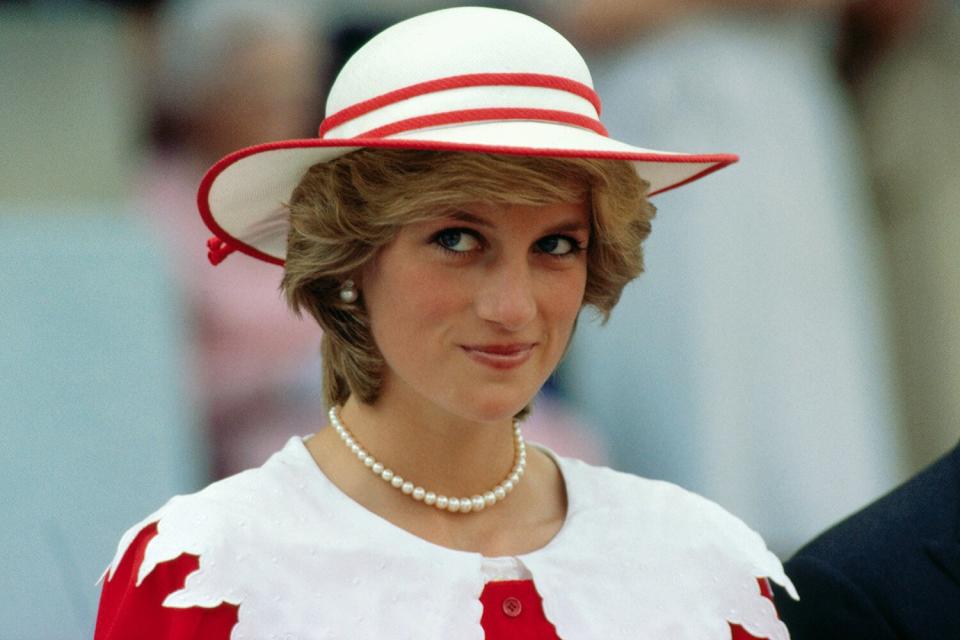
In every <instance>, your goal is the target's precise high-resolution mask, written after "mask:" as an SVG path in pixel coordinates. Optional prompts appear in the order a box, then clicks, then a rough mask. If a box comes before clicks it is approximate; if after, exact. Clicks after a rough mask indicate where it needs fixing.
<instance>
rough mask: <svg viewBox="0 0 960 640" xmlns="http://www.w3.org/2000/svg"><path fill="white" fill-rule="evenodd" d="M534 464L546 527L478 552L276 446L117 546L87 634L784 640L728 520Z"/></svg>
mask: <svg viewBox="0 0 960 640" xmlns="http://www.w3.org/2000/svg"><path fill="white" fill-rule="evenodd" d="M551 455H552V456H553V457H554V459H555V460H556V462H557V464H558V466H559V468H560V470H561V472H562V473H563V477H564V481H565V484H566V489H567V498H568V510H567V517H566V520H565V521H564V524H563V527H562V528H561V530H560V532H559V533H558V534H557V535H556V536H555V537H554V539H553V540H551V541H550V542H549V543H548V544H547V545H546V546H544V547H543V548H541V549H539V550H537V551H533V552H531V553H527V554H523V555H520V556H516V557H508V558H484V557H483V556H481V555H480V554H478V553H470V552H464V551H455V550H451V549H447V548H444V547H440V546H437V545H435V544H432V543H430V542H427V541H425V540H422V539H421V538H418V537H416V536H414V535H413V534H411V533H408V532H407V531H405V530H403V529H400V528H398V527H396V526H394V525H393V524H391V523H390V522H388V521H386V520H384V519H382V518H380V517H379V516H377V515H375V514H373V513H372V512H370V511H367V510H366V509H364V508H363V507H361V506H360V505H358V504H357V503H356V502H354V501H353V500H351V499H350V498H349V497H348V496H346V495H345V494H344V493H342V492H341V491H340V490H339V489H338V488H337V487H336V486H335V485H334V484H333V483H332V482H330V480H329V479H327V477H326V476H324V475H323V473H322V472H321V471H320V469H319V467H317V465H316V464H315V462H314V461H313V459H312V457H311V456H310V454H309V452H308V451H307V449H306V447H305V446H304V443H303V440H302V439H300V438H293V439H291V440H290V441H289V442H288V443H287V445H286V446H285V447H284V448H283V450H281V451H280V452H278V453H277V454H275V455H274V456H273V457H271V458H270V460H268V461H267V462H266V464H264V465H263V466H262V467H260V468H258V469H253V470H250V471H245V472H243V473H240V474H238V475H235V476H232V477H230V478H227V479H225V480H222V481H220V482H217V483H214V484H212V485H210V486H209V487H207V488H206V489H204V490H203V491H200V492H199V493H196V494H193V495H189V496H178V497H175V498H173V499H172V500H170V501H169V502H168V503H167V504H166V505H165V506H164V507H162V508H161V509H160V510H158V511H157V512H155V513H154V514H152V515H150V516H149V517H147V518H146V519H144V520H143V521H142V522H141V523H140V524H138V525H136V526H135V527H133V528H132V529H130V530H129V531H128V532H127V533H126V534H125V535H124V536H123V538H122V540H121V542H120V545H119V549H118V550H117V554H116V557H115V558H114V561H113V563H112V565H111V567H110V568H109V570H108V572H107V575H106V579H105V584H104V587H103V595H102V598H101V602H100V613H99V618H98V620H97V629H96V635H95V640H126V639H127V638H136V639H137V640H161V639H163V640H172V639H174V638H176V639H177V640H189V639H193V638H198V639H199V638H203V639H204V640H220V639H223V640H226V639H227V638H231V639H232V640H242V639H256V640H263V639H266V638H279V639H283V640H313V639H321V638H323V639H327V638H349V639H351V640H353V639H365V638H378V639H379V638H390V639H408V638H409V639H411V640H413V639H418V640H419V639H424V638H428V639H434V638H436V639H448V638H450V639H452V638H456V639H457V640H481V639H483V638H486V639H487V640H491V639H497V640H504V639H519V638H523V639H528V640H552V639H555V638H563V639H564V640H578V639H589V640H594V639H597V638H632V639H656V640H666V639H668V638H669V639H670V640H674V639H690V640H694V639H695V640H730V639H731V638H733V639H735V640H749V639H751V638H758V639H759V638H762V639H767V640H787V639H788V638H789V635H788V633H787V630H786V627H785V626H784V625H783V623H782V622H780V620H779V619H778V618H777V615H776V611H775V609H774V607H773V604H772V602H771V601H770V599H769V590H768V588H767V583H766V578H768V577H769V578H771V579H773V580H774V581H776V582H778V583H779V584H782V585H784V586H785V587H786V588H787V589H788V590H790V591H791V592H792V591H793V587H792V585H791V584H790V581H789V579H788V578H787V577H786V575H785V574H784V572H783V569H782V567H781V566H780V562H779V561H778V560H777V558H776V557H775V556H774V555H773V554H772V553H770V552H769V551H768V550H767V549H766V547H765V545H764V544H763V541H762V540H761V539H760V537H759V536H758V535H757V534H756V533H754V532H753V531H751V530H750V529H749V528H748V527H747V526H746V525H744V524H743V523H742V522H741V521H740V520H738V519H737V518H735V517H734V516H732V515H730V514H729V513H727V512H726V511H724V510H723V509H722V508H720V507H719V506H717V505H715V504H713V503H711V502H709V501H707V500H705V499H704V498H701V497H699V496H697V495H695V494H691V493H689V492H687V491H685V490H683V489H680V488H679V487H676V486H674V485H671V484H669V483H665V482H658V481H651V480H646V479H642V478H638V477H635V476H630V475H627V474H623V473H619V472H616V471H613V470H611V469H607V468H601V467H593V466H590V465H587V464H585V463H583V462H580V461H578V460H573V459H570V458H562V457H558V456H555V455H553V454H551ZM758 582H759V585H758ZM765 596H766V597H765Z"/></svg>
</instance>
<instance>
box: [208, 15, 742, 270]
mask: <svg viewBox="0 0 960 640" xmlns="http://www.w3.org/2000/svg"><path fill="white" fill-rule="evenodd" d="M327 114H328V115H327V117H326V118H325V119H324V121H323V122H322V123H321V125H320V131H319V134H318V137H316V138H309V139H303V140H283V141H280V142H271V143H266V144H261V145H257V146H254V147H248V148H246V149H241V150H239V151H236V152H234V153H231V154H230V155H228V156H226V157H225V158H223V159H222V160H220V161H219V162H217V163H216V164H215V165H214V166H213V167H212V168H211V169H210V170H209V171H208V172H207V174H206V176H204V178H203V181H202V182H201V184H200V192H199V194H198V203H199V207H200V213H201V215H202V216H203V219H204V221H205V222H206V223H207V226H208V227H210V229H211V230H212V231H213V233H214V234H215V236H216V237H215V238H211V240H210V241H209V242H208V248H209V250H210V252H209V256H210V261H211V262H213V263H214V264H216V263H218V262H220V261H221V260H222V259H223V258H224V257H225V256H226V255H227V254H229V253H231V252H232V251H234V250H238V251H241V252H243V253H246V254H248V255H251V256H254V257H256V258H260V259H262V260H266V261H268V262H273V263H277V264H283V262H284V258H285V256H286V249H287V230H288V221H287V210H286V208H285V204H284V203H285V202H287V201H288V199H289V198H290V195H291V193H292V192H293V190H294V188H295V187H296V186H297V184H298V183H299V182H300V180H301V178H302V177H303V175H304V174H305V173H306V172H307V170H308V169H309V168H310V167H311V166H313V165H315V164H317V163H319V162H328V161H330V160H333V159H335V158H338V157H340V156H342V155H344V154H346V153H349V152H351V151H355V150H357V149H360V148H364V147H377V148H391V149H431V150H440V151H472V152H487V153H502V154H514V155H525V156H544V157H553V158H597V159H610V160H628V161H630V162H632V163H633V165H634V167H635V168H636V170H637V173H638V174H639V175H640V177H641V178H643V179H644V180H646V181H647V182H649V183H650V190H649V194H650V195H654V194H657V193H662V192H664V191H667V190H668V189H673V188H676V187H679V186H681V185H684V184H687V183H689V182H692V181H693V180H696V179H698V178H701V177H703V176H705V175H707V174H708V173H711V172H713V171H716V170H717V169H721V168H723V167H725V166H727V165H729V164H731V163H733V162H736V161H737V157H736V156H735V155H732V154H687V153H674V152H667V151H654V150H652V149H644V148H640V147H634V146H631V145H629V144H626V143H623V142H619V141H617V140H614V139H612V138H610V137H609V136H608V135H607V131H606V129H605V128H604V126H603V124H602V123H601V122H600V99H599V97H598V96H597V94H596V92H595V91H594V90H593V82H592V80H591V78H590V71H589V70H588V69H587V65H586V63H585V62H584V61H583V58H582V57H581V56H580V54H579V53H578V52H577V50H576V49H575V48H574V47H573V45H571V44H570V43H569V42H568V41H567V40H566V39H565V38H564V37H563V36H561V35H560V34H559V33H557V32H556V31H554V30H553V29H551V28H550V27H548V26H547V25H545V24H543V23H542V22H539V21H538V20H535V19H534V18H531V17H529V16H526V15H523V14H520V13H516V12H513V11H505V10H502V9H488V8H480V7H461V8H456V9H444V10H441V11H434V12H432V13H427V14H424V15H421V16H418V17H415V18H411V19H409V20H405V21H403V22H400V23H398V24H396V25H394V26H392V27H390V28H388V29H386V30H385V31H383V32H382V33H380V34H379V35H377V36H376V37H374V38H373V39H371V40H370V41H369V42H368V43H367V44H366V45H364V46H363V47H362V48H361V49H360V50H359V51H357V53H356V54H354V56H353V57H352V58H350V60H349V61H348V62H347V63H346V65H344V67H343V69H342V70H341V71H340V74H339V75H338V76H337V79H336V81H335V82H334V84H333V86H332V88H331V89H330V94H329V97H328V99H327Z"/></svg>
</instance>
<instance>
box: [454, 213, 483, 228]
mask: <svg viewBox="0 0 960 640" xmlns="http://www.w3.org/2000/svg"><path fill="white" fill-rule="evenodd" d="M448 217H449V218H450V219H451V220H459V221H461V222H470V223H473V224H475V225H478V226H481V227H486V228H488V229H492V228H494V225H493V223H492V222H490V221H489V220H487V219H486V218H481V217H480V216H477V215H474V214H472V213H467V212H466V211H457V212H455V213H451V214H450V215H449V216H448Z"/></svg>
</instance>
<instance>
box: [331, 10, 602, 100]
mask: <svg viewBox="0 0 960 640" xmlns="http://www.w3.org/2000/svg"><path fill="white" fill-rule="evenodd" d="M473 74H537V75H542V76H556V77H559V78H565V79H568V80H571V81H573V82H576V83H580V84H582V85H585V86H586V87H589V88H590V89H592V87H593V82H592V79H591V77H590V71H589V70H588V69H587V65H586V63H585V62H584V60H583V58H582V57H581V56H580V54H579V52H577V50H576V49H575V48H574V47H573V45H572V44H570V42H568V41H567V40H566V38H564V37H563V36H562V35H560V34H559V33H557V32H556V31H554V30H553V29H552V28H550V27H548V26H547V25H545V24H544V23H542V22H540V21H539V20H536V19H534V18H531V17H530V16H526V15H523V14H521V13H517V12H514V11H507V10H504V9H490V8H483V7H458V8H453V9H443V10H440V11H434V12H431V13H427V14H424V15H420V16H417V17H414V18H410V19H409V20H404V21H403V22H400V23H397V24H395V25H394V26H392V27H390V28H388V29H386V30H385V31H383V32H381V33H380V34H379V35H377V36H375V37H374V38H373V39H371V40H370V41H369V42H368V43H367V44H365V45H364V46H363V47H361V48H360V49H359V50H358V51H357V52H356V53H355V54H354V55H353V56H352V57H351V58H350V59H349V60H348V61H347V63H346V64H345V65H344V67H343V69H342V70H341V72H340V74H339V75H338V76H337V79H336V81H335V82H334V84H333V86H332V87H331V89H330V93H329V97H328V99H327V115H328V116H329V115H331V114H336V113H338V112H340V111H342V110H344V109H348V108H350V107H352V106H354V105H356V104H358V103H361V102H364V101H367V100H372V99H374V98H377V97H379V96H382V95H384V94H388V93H390V92H394V91H399V90H402V89H405V88H407V87H410V86H413V85H418V84H421V83H425V82H430V81H435V80H440V79H445V78H456V77H460V76H469V75H473ZM461 102H464V103H465V104H468V103H469V100H468V99H467V100H461ZM593 117H597V114H596V113H593Z"/></svg>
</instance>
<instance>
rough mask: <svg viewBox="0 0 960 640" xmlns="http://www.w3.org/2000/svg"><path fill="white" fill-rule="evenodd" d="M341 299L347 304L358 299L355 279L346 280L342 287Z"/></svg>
mask: <svg viewBox="0 0 960 640" xmlns="http://www.w3.org/2000/svg"><path fill="white" fill-rule="evenodd" d="M340 299H341V300H343V301H344V302H346V303H347V304H353V303H354V302H356V301H357V288H356V286H354V284H353V280H345V281H344V283H343V286H342V287H340Z"/></svg>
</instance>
